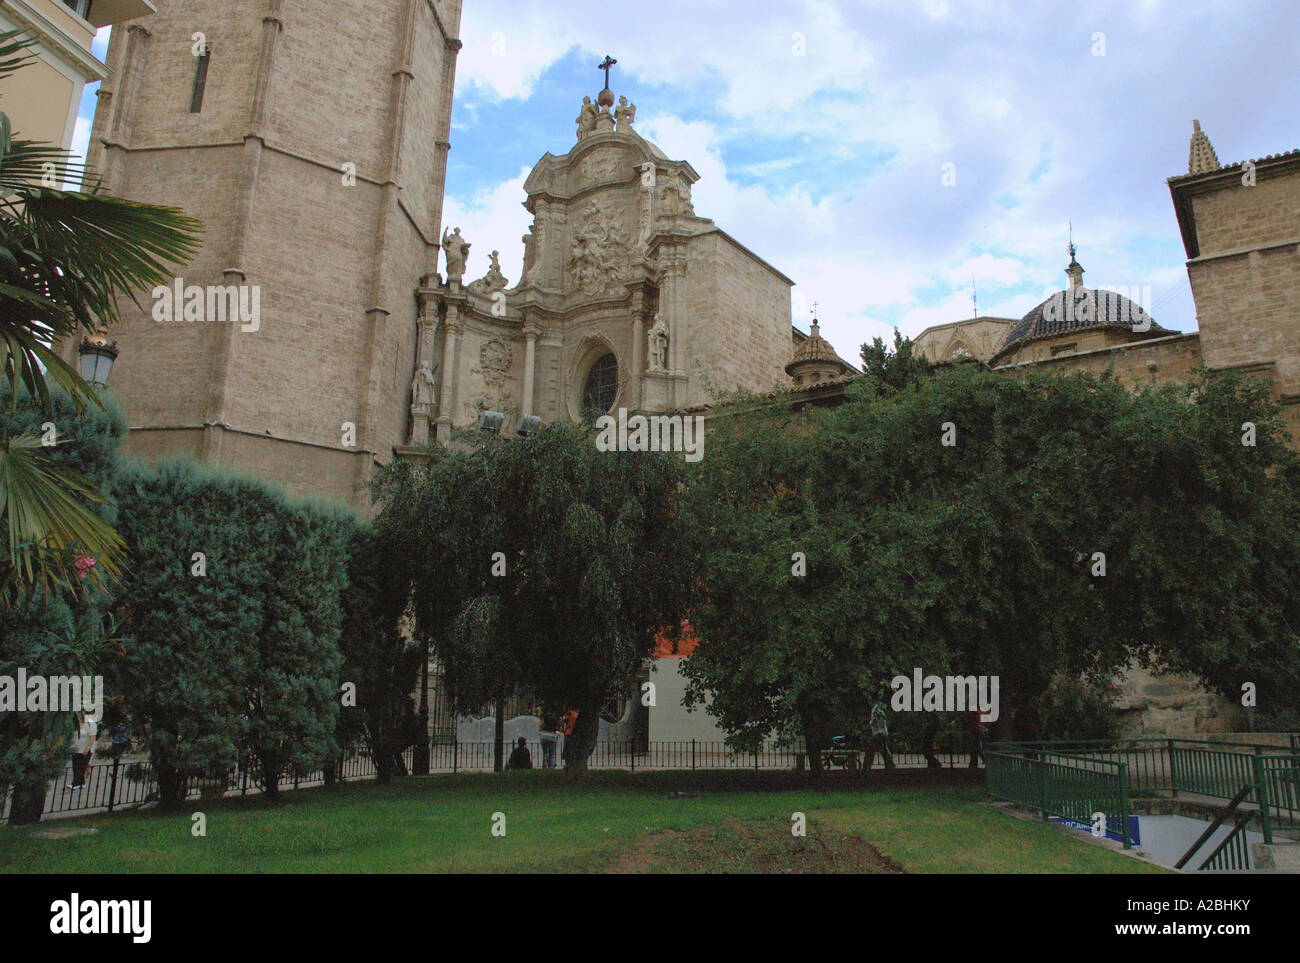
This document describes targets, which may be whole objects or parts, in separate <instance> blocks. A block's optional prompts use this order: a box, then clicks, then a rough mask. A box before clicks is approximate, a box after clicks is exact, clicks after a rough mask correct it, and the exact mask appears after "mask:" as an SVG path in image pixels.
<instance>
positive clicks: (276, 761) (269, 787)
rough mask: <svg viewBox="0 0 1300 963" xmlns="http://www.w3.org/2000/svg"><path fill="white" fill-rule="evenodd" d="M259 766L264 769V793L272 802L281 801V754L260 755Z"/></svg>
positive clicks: (258, 757) (258, 758)
mask: <svg viewBox="0 0 1300 963" xmlns="http://www.w3.org/2000/svg"><path fill="white" fill-rule="evenodd" d="M257 761H258V764H259V765H260V766H261V767H262V792H263V793H265V794H266V798H267V799H269V800H271V801H272V802H278V801H279V799H280V769H281V767H282V766H283V762H282V760H281V759H280V754H279V753H274V754H271V753H265V754H263V753H258V756H257Z"/></svg>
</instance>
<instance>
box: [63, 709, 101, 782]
mask: <svg viewBox="0 0 1300 963" xmlns="http://www.w3.org/2000/svg"><path fill="white" fill-rule="evenodd" d="M78 719H79V720H80V721H79V722H78V725H77V735H76V736H75V737H74V738H73V740H72V785H71V786H66V787H64V788H66V789H80V788H81V787H82V786H84V785H85V784H86V769H87V768H88V767H89V766H90V760H91V758H92V757H93V756H94V755H95V737H96V736H97V735H98V734H99V726H97V725H96V724H95V720H94V719H92V718H90V716H89V715H88V714H86V715H81V714H78Z"/></svg>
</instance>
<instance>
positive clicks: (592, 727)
mask: <svg viewBox="0 0 1300 963" xmlns="http://www.w3.org/2000/svg"><path fill="white" fill-rule="evenodd" d="M603 701H604V700H603V699H602V698H601V697H600V696H594V697H590V698H588V699H587V701H586V702H585V703H584V704H583V705H582V706H581V707H579V709H578V718H577V719H576V720H574V723H573V735H571V736H565V738H564V773H565V777H566V778H570V779H572V778H577V777H579V776H581V775H582V774H583V773H585V772H586V771H587V760H588V759H589V758H590V757H591V752H592V750H593V749H595V748H596V740H597V739H598V738H599V737H600V704H601V702H603Z"/></svg>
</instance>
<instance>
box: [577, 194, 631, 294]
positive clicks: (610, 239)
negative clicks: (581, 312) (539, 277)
mask: <svg viewBox="0 0 1300 963" xmlns="http://www.w3.org/2000/svg"><path fill="white" fill-rule="evenodd" d="M628 250H629V244H628V239H627V235H626V234H625V232H624V231H623V228H622V225H621V224H620V223H619V217H618V215H617V214H615V213H614V212H611V211H604V212H602V211H600V210H599V209H598V208H597V207H596V205H595V204H588V205H587V206H586V207H585V208H583V211H582V216H581V220H580V222H579V224H578V226H577V229H576V230H575V231H574V232H573V245H572V247H571V249H570V252H569V277H570V278H571V279H572V280H573V283H574V284H575V285H576V286H577V287H578V289H579V290H581V291H582V292H583V293H584V294H587V295H597V294H600V293H601V292H602V291H606V290H608V289H610V288H612V287H614V286H616V285H617V284H619V283H620V282H622V280H623V279H624V277H625V276H626V273H627V259H628Z"/></svg>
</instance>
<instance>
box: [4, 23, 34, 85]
mask: <svg viewBox="0 0 1300 963" xmlns="http://www.w3.org/2000/svg"><path fill="white" fill-rule="evenodd" d="M34 46H36V38H35V37H33V36H31V35H30V34H27V33H25V32H24V31H22V30H5V31H3V32H0V77H5V76H7V75H9V74H11V73H13V72H14V71H15V70H17V69H18V68H19V67H21V66H23V65H24V64H26V63H29V62H30V61H32V60H35V59H36V55H35V54H34V53H32V52H31V51H30V49H29V48H31V47H34Z"/></svg>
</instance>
